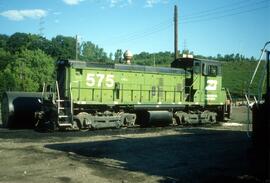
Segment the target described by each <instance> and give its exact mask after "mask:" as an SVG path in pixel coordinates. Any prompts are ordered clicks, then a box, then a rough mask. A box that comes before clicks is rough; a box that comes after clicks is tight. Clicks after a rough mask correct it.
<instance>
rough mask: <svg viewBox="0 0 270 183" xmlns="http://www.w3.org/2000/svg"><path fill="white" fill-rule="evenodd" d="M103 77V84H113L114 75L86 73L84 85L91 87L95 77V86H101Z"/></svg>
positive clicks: (109, 86) (109, 85)
mask: <svg viewBox="0 0 270 183" xmlns="http://www.w3.org/2000/svg"><path fill="white" fill-rule="evenodd" d="M104 78H105V85H106V86H107V87H108V88H111V87H113V86H114V75H111V74H108V75H105V74H87V76H86V85H87V86H90V87H93V86H94V85H95V84H96V79H97V87H101V86H102V83H103V81H104Z"/></svg>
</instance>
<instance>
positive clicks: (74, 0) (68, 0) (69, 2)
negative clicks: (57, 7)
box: [63, 0, 84, 5]
mask: <svg viewBox="0 0 270 183" xmlns="http://www.w3.org/2000/svg"><path fill="white" fill-rule="evenodd" d="M82 1H84V0H63V2H64V3H66V4H67V5H77V4H79V3H80V2H82Z"/></svg>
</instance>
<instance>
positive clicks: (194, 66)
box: [171, 58, 227, 118]
mask: <svg viewBox="0 0 270 183" xmlns="http://www.w3.org/2000/svg"><path fill="white" fill-rule="evenodd" d="M171 67H174V68H181V69H184V70H185V94H186V96H187V97H186V101H187V102H194V103H195V104H201V105H203V106H205V107H207V108H210V109H211V108H220V107H217V106H222V107H221V108H222V109H220V111H221V113H222V115H221V116H222V117H221V118H223V116H224V114H225V111H227V110H226V109H227V104H226V101H227V93H226V90H225V88H222V75H221V63H220V62H217V61H212V60H204V59H196V58H178V59H176V60H174V61H173V62H172V63H171ZM218 113H220V112H219V111H218Z"/></svg>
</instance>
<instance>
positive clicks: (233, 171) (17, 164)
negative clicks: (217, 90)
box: [0, 107, 251, 183]
mask: <svg viewBox="0 0 270 183" xmlns="http://www.w3.org/2000/svg"><path fill="white" fill-rule="evenodd" d="M246 118H247V117H246V108H243V107H242V108H234V114H233V116H232V120H231V121H230V123H231V124H238V123H246ZM250 145H251V140H250V138H249V137H248V136H247V133H246V125H243V126H239V125H229V126H222V125H220V126H213V127H211V126H208V127H188V128H186V127H185V128H183V127H182V128H179V127H176V128H173V129H172V128H165V129H164V130H160V129H158V128H157V129H156V130H150V131H148V130H146V131H145V130H143V129H136V130H130V129H121V130H104V131H102V133H100V132H99V131H87V132H56V133H38V132H35V131H33V130H7V129H3V128H0V182H5V183H6V182H14V183H19V182H39V183H43V182H44V183H45V182H46V183H48V182H55V183H56V182H59V183H62V182H67V183H80V182H81V183H83V182H91V183H94V182H96V183H99V182H100V183H103V182H104V183H106V182H110V183H111V182H116V183H118V182H119V183H129V182H159V183H165V182H168V183H169V182H171V183H174V182H195V183H196V182H231V181H232V180H235V179H237V180H241V177H244V175H247V174H249V167H250V162H249V161H248V156H249V149H250ZM243 182H244V181H243Z"/></svg>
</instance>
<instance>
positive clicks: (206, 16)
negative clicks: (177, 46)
mask: <svg viewBox="0 0 270 183" xmlns="http://www.w3.org/2000/svg"><path fill="white" fill-rule="evenodd" d="M267 2H268V3H269V2H270V1H269V0H262V1H257V2H254V1H251V2H250V1H249V0H244V1H240V2H236V3H233V4H228V5H223V6H219V7H216V8H213V9H208V10H204V11H200V12H197V13H193V14H190V15H186V16H183V17H182V18H181V19H180V22H179V24H188V23H195V22H203V21H210V20H215V19H220V18H225V17H229V16H234V15H239V14H244V13H250V12H254V11H257V10H260V9H265V8H268V7H269V5H270V4H264V3H267ZM260 4H261V6H258V5H260ZM247 7H248V9H246V8H247ZM217 14H218V15H217ZM172 26H173V23H172V20H171V19H166V20H164V21H162V22H160V23H158V24H155V25H153V26H151V27H149V28H148V29H144V30H141V31H138V32H134V33H132V34H129V35H125V36H123V37H122V38H120V39H121V41H120V42H119V41H118V42H117V43H118V44H123V43H124V42H128V43H130V42H132V41H134V40H137V39H142V38H145V37H147V36H151V35H153V34H155V33H157V32H161V31H164V30H166V29H168V28H171V27H172ZM118 40H119V39H118Z"/></svg>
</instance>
